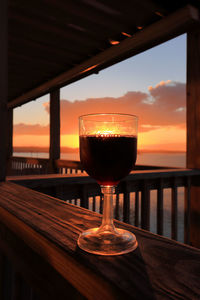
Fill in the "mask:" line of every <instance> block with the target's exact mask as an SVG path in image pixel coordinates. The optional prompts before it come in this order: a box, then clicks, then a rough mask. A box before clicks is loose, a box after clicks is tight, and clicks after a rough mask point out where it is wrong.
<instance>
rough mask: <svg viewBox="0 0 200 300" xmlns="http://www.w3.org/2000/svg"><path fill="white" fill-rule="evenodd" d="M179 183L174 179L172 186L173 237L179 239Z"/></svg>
mask: <svg viewBox="0 0 200 300" xmlns="http://www.w3.org/2000/svg"><path fill="white" fill-rule="evenodd" d="M177 204H178V203H177V184H176V180H175V179H174V182H173V187H172V207H171V237H172V239H174V240H177V219H178V218H177V217H178V205H177Z"/></svg>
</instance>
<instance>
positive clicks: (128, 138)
mask: <svg viewBox="0 0 200 300" xmlns="http://www.w3.org/2000/svg"><path fill="white" fill-rule="evenodd" d="M137 123H138V118H137V117H136V116H134V115H129V114H118V113H117V114H116V113H112V114H88V115H83V116H80V117H79V141H80V160H81V163H82V165H83V167H84V169H85V171H86V172H87V173H88V174H89V175H90V176H91V177H93V178H94V179H95V180H96V181H97V182H98V183H99V185H100V187H101V192H102V194H103V196H104V197H103V200H104V203H103V217H102V224H101V226H100V227H99V228H92V229H88V230H86V231H84V232H82V233H81V234H80V236H79V238H78V246H79V247H80V248H81V249H83V250H85V251H87V252H90V253H93V254H99V255H118V254H123V253H128V252H130V251H133V250H134V249H135V248H136V247H137V245H138V243H137V240H136V237H135V235H134V234H133V233H131V232H129V231H127V230H124V229H120V228H115V226H114V223H113V207H112V206H113V194H114V193H115V187H116V186H117V184H118V183H119V182H120V180H121V179H122V178H124V177H125V176H127V175H128V174H129V173H130V171H131V170H132V169H133V167H134V165H135V161H136V156H137Z"/></svg>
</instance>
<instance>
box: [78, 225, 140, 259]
mask: <svg viewBox="0 0 200 300" xmlns="http://www.w3.org/2000/svg"><path fill="white" fill-rule="evenodd" d="M78 246H79V247H80V248H81V249H82V250H84V251H86V252H89V253H93V254H98V255H119V254H125V253H128V252H131V251H133V250H135V249H136V248H137V246H138V243H137V240H136V237H135V235H134V234H133V233H131V232H129V231H127V230H123V229H119V228H116V229H115V231H114V232H112V231H101V230H100V229H99V228H92V229H88V230H86V231H84V232H82V233H81V234H80V236H79V238H78Z"/></svg>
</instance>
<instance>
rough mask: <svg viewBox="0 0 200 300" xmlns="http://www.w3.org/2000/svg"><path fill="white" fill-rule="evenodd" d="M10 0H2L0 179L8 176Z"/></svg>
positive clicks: (0, 19)
mask: <svg viewBox="0 0 200 300" xmlns="http://www.w3.org/2000/svg"><path fill="white" fill-rule="evenodd" d="M7 2H8V1H7V0H1V1H0V45H1V47H0V66H1V67H0V128H1V130H0V141H1V142H0V166H1V167H0V181H2V180H5V176H6V150H7V147H6V145H7V139H6V135H7V130H6V128H7V93H8V56H7V55H8V54H7V52H8V51H7V50H8V48H7V47H8V13H7V12H8V3H7Z"/></svg>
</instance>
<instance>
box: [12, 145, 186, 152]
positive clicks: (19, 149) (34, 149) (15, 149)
mask: <svg viewBox="0 0 200 300" xmlns="http://www.w3.org/2000/svg"><path fill="white" fill-rule="evenodd" d="M13 152H16V153H17V152H20V153H27V152H33V153H38V152H39V153H49V148H48V147H30V146H28V147H13ZM61 152H62V153H78V152H79V148H69V147H62V148H61ZM138 153H186V151H183V150H162V149H161V150H160V149H159V150H157V149H139V150H138Z"/></svg>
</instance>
